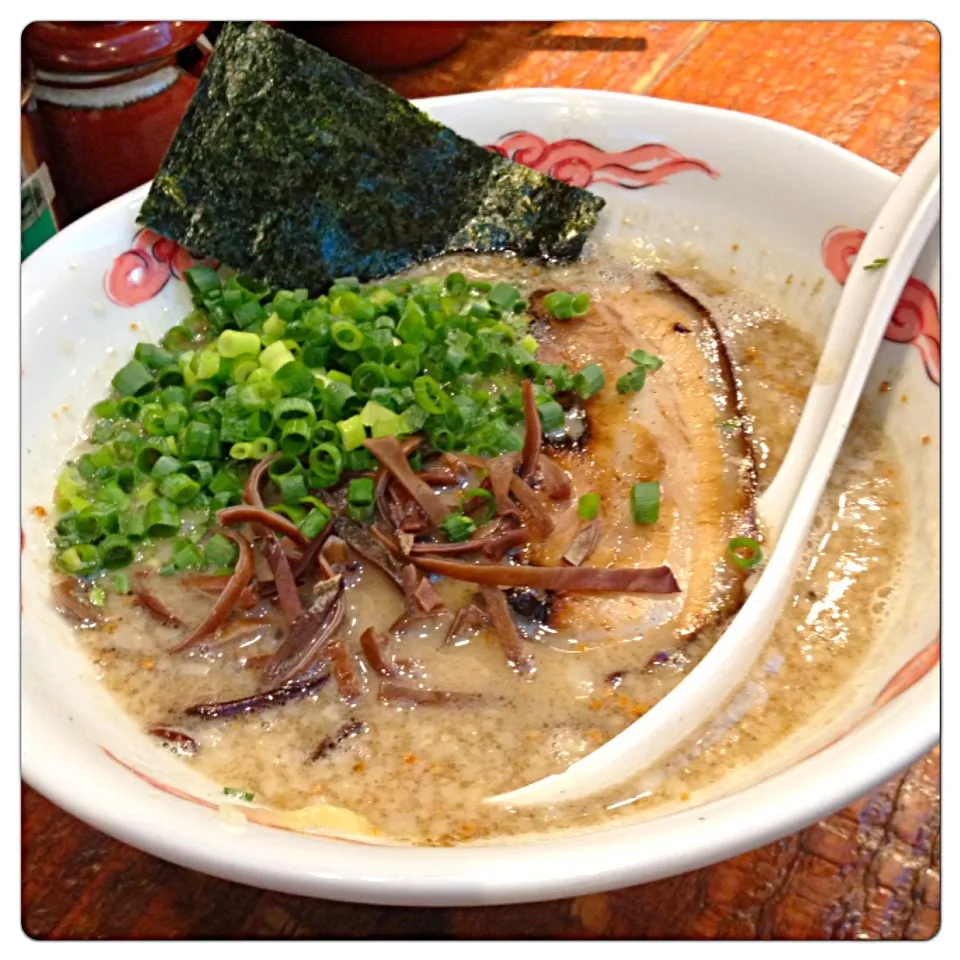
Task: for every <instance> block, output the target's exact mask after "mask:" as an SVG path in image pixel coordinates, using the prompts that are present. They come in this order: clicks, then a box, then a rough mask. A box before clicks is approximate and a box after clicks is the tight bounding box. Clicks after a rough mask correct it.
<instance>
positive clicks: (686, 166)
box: [487, 131, 720, 190]
mask: <svg viewBox="0 0 960 960" xmlns="http://www.w3.org/2000/svg"><path fill="white" fill-rule="evenodd" d="M487 149H488V150H492V151H493V152H494V153H499V154H500V155H501V156H504V157H507V159H509V160H513V161H514V162H516V163H522V164H523V165H524V166H525V167H531V168H532V169H534V170H537V171H539V172H540V173H546V174H548V175H549V176H551V177H553V178H554V179H556V180H562V181H563V182H564V183H569V184H570V185H571V186H574V187H589V186H590V185H591V184H594V183H609V184H612V185H613V186H615V187H624V188H626V189H627V190H640V189H642V188H643V187H655V186H658V185H659V184H661V183H663V182H664V181H666V180H667V179H669V178H670V177H672V176H675V175H676V174H678V173H686V172H689V171H693V172H698V173H705V174H706V175H707V176H708V177H710V178H711V179H713V180H716V179H717V177H719V176H720V174H719V173H717V171H716V170H714V169H713V168H712V167H710V166H708V165H707V164H706V163H704V162H703V161H702V160H695V159H693V158H692V157H685V156H684V155H683V154H682V153H678V152H677V151H676V150H674V149H673V148H672V147H668V146H666V144H663V143H643V144H640V145H639V146H637V147H633V148H632V149H630V150H623V151H621V152H619V153H618V152H613V151H611V152H607V151H605V150H601V149H600V148H599V147H595V146H594V145H593V144H592V143H588V142H587V141H586V140H575V139H565V140H555V141H554V142H552V143H550V142H548V141H547V140H544V138H543V137H538V136H537V135H536V134H535V133H528V132H527V131H517V132H514V133H508V134H506V135H504V136H502V137H501V138H500V139H499V140H498V141H497V142H496V143H493V144H489V145H488V146H487ZM641 165H643V166H641Z"/></svg>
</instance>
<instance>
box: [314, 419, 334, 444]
mask: <svg viewBox="0 0 960 960" xmlns="http://www.w3.org/2000/svg"><path fill="white" fill-rule="evenodd" d="M313 440H314V443H338V442H339V440H340V431H339V430H338V429H337V425H336V424H335V423H334V422H333V421H331V420H318V421H317V423H316V425H315V426H314V428H313Z"/></svg>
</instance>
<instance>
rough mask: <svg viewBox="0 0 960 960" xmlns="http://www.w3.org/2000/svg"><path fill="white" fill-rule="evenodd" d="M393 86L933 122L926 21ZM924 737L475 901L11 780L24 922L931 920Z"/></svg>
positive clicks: (609, 44)
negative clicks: (115, 830)
mask: <svg viewBox="0 0 960 960" xmlns="http://www.w3.org/2000/svg"><path fill="white" fill-rule="evenodd" d="M383 79H385V80H386V82H388V83H390V84H391V85H392V86H393V87H394V88H395V89H396V90H397V91H399V92H400V93H402V94H404V95H405V96H408V97H425V96H435V95H440V94H449V93H464V92H467V91H471V90H484V89H491V88H497V87H547V86H561V87H580V88H584V87H586V88H593V89H604V90H619V91H624V92H630V93H642V94H647V95H652V96H657V97H664V98H667V99H672V100H686V101H689V102H691V103H703V104H709V105H711V106H717V107H726V108H729V109H733V110H739V111H743V112H745V113H754V114H757V115H759V116H763V117H769V118H772V119H775V120H780V121H782V122H784V123H788V124H791V125H792V126H796V127H800V128H802V129H804V130H807V131H809V132H811V133H814V134H817V135H819V136H822V137H825V138H826V139H828V140H831V141H833V142H834V143H837V144H839V145H840V146H843V147H846V148H847V149H848V150H852V151H853V152H854V153H859V154H861V155H862V156H864V157H867V158H868V159H870V160H873V161H874V162H875V163H878V164H881V165H882V166H885V167H887V168H889V169H891V170H894V171H900V170H902V169H903V168H904V167H905V166H906V165H907V163H908V162H909V161H910V159H911V157H912V156H913V154H914V153H915V152H916V150H917V149H918V148H919V146H920V145H921V144H922V143H923V142H924V140H926V138H927V137H928V136H929V135H930V134H931V133H932V132H933V130H934V128H935V127H936V126H937V125H938V123H939V116H940V38H939V35H938V34H937V31H936V30H935V29H934V28H933V27H932V26H930V25H929V24H926V23H789V22H785V23H707V22H684V23H676V22H664V23H652V22H630V23H618V22H609V23H594V22H569V23H560V24H552V25H546V24H529V23H527V24H515V23H500V24H491V25H488V26H483V27H480V28H479V29H477V31H476V32H475V33H474V34H473V36H472V38H471V39H470V40H469V41H468V42H467V44H466V46H464V47H463V48H462V49H461V50H460V51H458V52H457V53H455V54H453V55H452V56H450V57H448V58H446V59H445V60H443V61H441V62H440V63H438V64H435V65H433V66H431V67H427V68H424V69H419V70H411V71H406V72H403V73H397V74H392V75H390V76H387V77H384V78H383ZM939 783H940V754H939V749H936V750H934V751H932V752H931V753H930V754H928V755H927V756H926V757H924V758H922V759H921V760H919V761H918V762H917V763H915V764H914V765H913V766H912V767H910V768H909V769H908V770H907V771H905V772H904V773H903V774H900V775H899V776H897V777H894V778H893V779H892V780H890V781H889V782H888V783H886V784H884V786H882V787H881V788H880V789H878V790H875V791H874V792H873V793H871V794H869V795H868V796H866V797H864V798H863V799H862V800H860V801H859V802H858V803H855V804H853V805H852V806H850V807H847V808H846V809H845V810H842V811H841V812H840V813H837V814H835V815H834V816H832V817H830V818H828V819H826V820H823V821H821V822H820V823H818V824H816V825H814V826H812V827H810V828H809V829H807V830H804V831H802V832H800V833H798V834H795V835H794V836H791V837H787V838H785V839H783V840H780V841H778V842H777V843H773V844H770V845H769V846H766V847H763V848H761V849H759V850H755V851H753V852H752V853H748V854H744V855H743V856H740V857H735V858H734V859H732V860H728V861H726V862H725V863H721V864H717V865H715V866H713V867H708V868H706V869H703V870H697V871H695V872H693V873H687V874H683V875H682V876H678V877H673V878H671V879H668V880H661V881H658V882H656V883H649V884H643V885H641V886H636V887H630V888H627V889H625V890H618V891H615V892H612V893H607V894H597V895H593V896H585V897H577V898H574V899H572V900H554V901H550V902H547V903H541V904H527V905H523V906H509V907H485V908H474V909H418V910H413V909H405V908H394V907H370V906H354V905H349V904H338V903H332V902H330V901H324V900H310V899H307V898H304V897H295V896H287V895H284V894H275V893H265V892H263V891H261V890H256V889H253V888H251V887H245V886H241V885H240V884H236V883H230V882H227V881H223V880H215V879H213V878H211V877H207V876H204V875H203V874H199V873H195V872H193V871H190V870H184V869H182V868H180V867H175V866H172V865H171V864H168V863H164V862H163V861H161V860H157V859H155V858H154V857H151V856H148V855H147V854H144V853H140V852H138V851H136V850H134V849H132V848H131V847H128V846H126V845H125V844H122V843H119V842H118V841H116V840H112V839H110V838H109V837H106V836H104V835H103V834H101V833H98V832H97V831H96V830H94V829H92V828H91V827H88V826H87V825H86V824H84V823H81V822H80V821H78V820H76V819H74V818H73V817H71V816H69V815H68V814H66V813H64V812H63V811H62V810H59V809H58V808H57V807H55V806H53V805H52V804H50V803H48V802H47V801H46V800H44V799H43V798H42V797H40V796H39V795H37V794H36V793H34V792H33V791H32V790H30V789H29V788H26V787H25V788H24V792H23V905H22V908H23V927H24V930H25V931H26V932H27V933H28V934H30V935H31V936H33V937H39V938H82V939H90V938H190V937H204V938H208V937H214V938H243V937H268V938H274V937H276V938H281V937H319V938H351V937H386V938H401V937H471V938H472V937H480V938H491V937H518V938H519V937H539V938H550V937H568V938H571V937H576V938H590V937H628V938H644V939H656V938H670V939H677V938H714V939H719V938H723V939H729V938H747V939H763V938H779V939H795V938H807V939H924V938H927V937H930V936H932V935H933V934H934V933H935V932H936V931H937V929H938V927H939V923H940V859H939V850H940V827H939V824H940V786H939Z"/></svg>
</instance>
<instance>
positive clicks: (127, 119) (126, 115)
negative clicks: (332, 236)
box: [24, 20, 207, 219]
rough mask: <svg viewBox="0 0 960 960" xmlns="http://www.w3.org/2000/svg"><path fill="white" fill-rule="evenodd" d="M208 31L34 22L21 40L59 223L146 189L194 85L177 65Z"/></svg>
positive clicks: (184, 24) (184, 26) (179, 25)
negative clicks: (32, 69)
mask: <svg viewBox="0 0 960 960" xmlns="http://www.w3.org/2000/svg"><path fill="white" fill-rule="evenodd" d="M206 26H207V24H206V23H199V22H190V21H183V20H172V21H151V22H143V21H114V22H82V23H74V22H66V21H37V22H35V23H32V24H30V26H29V27H27V29H26V31H25V32H24V43H25V45H26V49H27V53H28V55H29V57H30V59H31V61H32V62H33V63H34V65H35V66H36V86H35V88H34V97H35V99H36V103H37V107H38V110H39V113H40V117H41V120H42V123H43V127H44V130H45V132H46V136H47V141H48V143H49V148H50V153H51V166H52V168H53V179H54V181H55V182H56V184H57V190H58V192H59V194H60V199H61V200H62V203H63V207H64V216H65V217H66V219H73V218H75V217H78V216H80V215H82V214H84V213H87V212H88V211H90V210H92V209H94V208H95V207H98V206H100V205H101V204H102V203H106V201H108V200H111V199H113V198H114V197H117V196H119V195H120V194H122V193H125V192H126V191H127V190H130V189H132V188H133V187H136V186H138V185H139V184H141V183H144V182H146V181H147V180H150V179H151V178H152V177H153V176H154V174H156V172H157V170H158V168H159V166H160V162H161V160H162V159H163V155H164V153H165V152H166V149H167V147H168V146H169V144H170V141H171V140H172V139H173V134H174V131H175V130H176V128H177V125H178V124H179V122H180V118H181V117H182V116H183V112H184V110H185V109H186V107H187V104H188V103H189V101H190V98H191V97H192V96H193V92H194V90H195V89H196V85H197V78H196V76H194V75H192V74H191V73H188V72H186V71H184V70H183V69H182V68H181V67H180V66H179V65H178V63H177V54H178V53H179V52H180V51H182V50H185V49H186V48H188V47H191V46H192V45H194V44H196V42H197V41H198V38H200V37H201V34H202V33H203V31H204V29H205V28H206Z"/></svg>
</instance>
